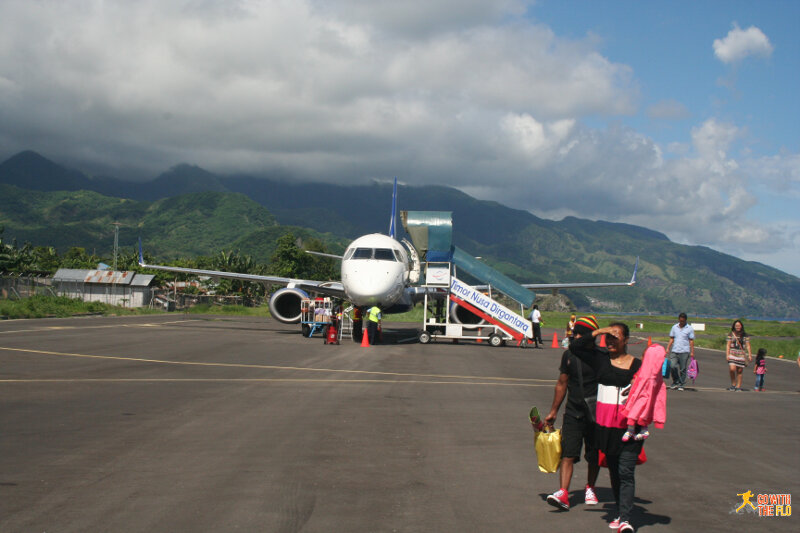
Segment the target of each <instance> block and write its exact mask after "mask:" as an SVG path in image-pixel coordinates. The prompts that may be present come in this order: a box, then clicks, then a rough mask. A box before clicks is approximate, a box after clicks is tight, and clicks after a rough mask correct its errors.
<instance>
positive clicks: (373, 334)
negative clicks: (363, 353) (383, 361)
mask: <svg viewBox="0 0 800 533" xmlns="http://www.w3.org/2000/svg"><path fill="white" fill-rule="evenodd" d="M367 338H369V343H370V344H375V341H376V340H377V339H378V323H377V322H373V321H372V320H367Z"/></svg>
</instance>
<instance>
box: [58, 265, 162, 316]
mask: <svg viewBox="0 0 800 533" xmlns="http://www.w3.org/2000/svg"><path fill="white" fill-rule="evenodd" d="M154 278H155V276H153V275H152V274H137V273H136V272H132V271H129V270H128V271H113V270H84V269H73V268H59V269H58V271H57V272H56V273H55V275H54V276H53V289H54V291H55V292H56V294H58V295H59V296H67V297H69V298H80V299H82V300H83V301H85V302H103V303H106V304H109V305H119V306H122V307H147V306H149V305H150V301H151V300H152V298H153V289H152V288H151V284H152V283H153V279H154Z"/></svg>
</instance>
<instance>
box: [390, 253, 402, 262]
mask: <svg viewBox="0 0 800 533" xmlns="http://www.w3.org/2000/svg"><path fill="white" fill-rule="evenodd" d="M392 251H393V252H394V258H395V259H397V262H398V263H402V262H403V256H402V255H400V250H392Z"/></svg>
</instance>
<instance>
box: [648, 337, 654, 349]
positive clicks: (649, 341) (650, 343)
mask: <svg viewBox="0 0 800 533" xmlns="http://www.w3.org/2000/svg"><path fill="white" fill-rule="evenodd" d="M652 344H653V337H647V347H648V348H649V347H650V345H652Z"/></svg>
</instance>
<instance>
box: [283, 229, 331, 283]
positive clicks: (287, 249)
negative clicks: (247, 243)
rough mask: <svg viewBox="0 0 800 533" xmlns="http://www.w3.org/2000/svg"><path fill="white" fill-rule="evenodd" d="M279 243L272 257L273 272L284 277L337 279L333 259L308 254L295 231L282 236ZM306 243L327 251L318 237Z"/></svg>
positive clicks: (309, 247) (316, 249)
mask: <svg viewBox="0 0 800 533" xmlns="http://www.w3.org/2000/svg"><path fill="white" fill-rule="evenodd" d="M277 244H278V246H277V248H276V249H275V253H274V254H273V255H272V257H271V259H270V266H269V271H270V273H271V274H273V275H275V276H281V277H284V278H301V279H316V280H322V281H327V280H332V279H336V277H337V275H336V269H335V267H334V263H333V261H332V260H331V259H326V258H320V257H318V256H314V255H311V254H307V253H306V252H305V251H303V250H301V249H300V247H299V246H298V243H297V239H295V236H294V234H293V233H286V234H285V235H283V236H282V237H280V238H279V239H278V241H277ZM305 244H306V246H307V248H308V249H313V251H316V252H325V245H324V244H323V243H322V241H320V240H318V239H309V241H308V242H307V243H305Z"/></svg>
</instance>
